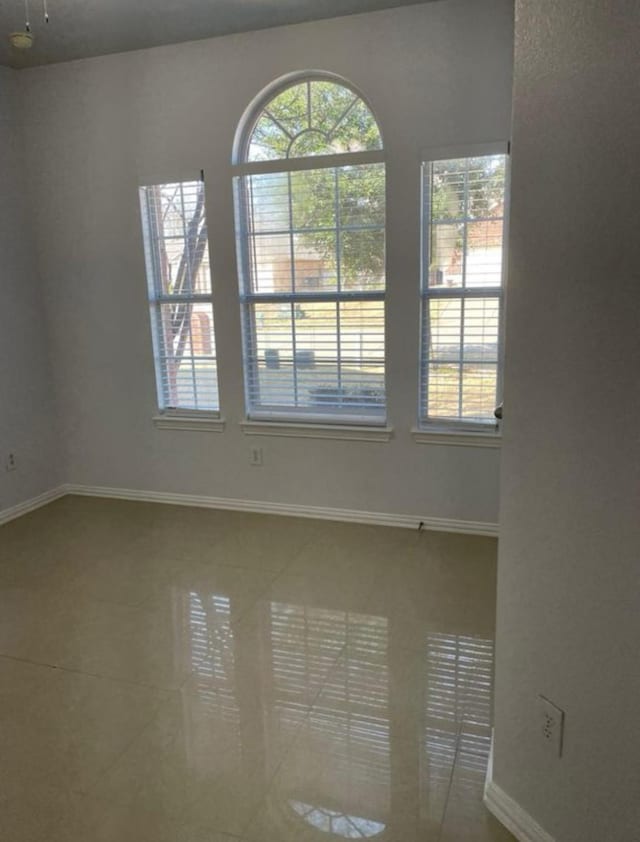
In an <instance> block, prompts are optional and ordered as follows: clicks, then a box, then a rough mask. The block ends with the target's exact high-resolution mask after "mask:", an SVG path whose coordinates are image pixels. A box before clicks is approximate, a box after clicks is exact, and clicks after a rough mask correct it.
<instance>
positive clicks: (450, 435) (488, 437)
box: [411, 428, 502, 448]
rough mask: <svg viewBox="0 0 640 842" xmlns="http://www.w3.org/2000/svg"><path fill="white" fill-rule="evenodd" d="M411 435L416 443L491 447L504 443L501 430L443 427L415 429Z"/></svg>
mask: <svg viewBox="0 0 640 842" xmlns="http://www.w3.org/2000/svg"><path fill="white" fill-rule="evenodd" d="M411 437H412V439H413V440H414V442H415V443H416V444H435V445H440V446H446V447H449V446H454V447H490V448H496V447H500V446H501V445H502V436H501V434H500V432H494V431H491V432H489V431H487V432H483V431H481V430H459V431H458V430H447V429H443V428H440V429H438V428H434V429H432V430H429V429H413V430H411Z"/></svg>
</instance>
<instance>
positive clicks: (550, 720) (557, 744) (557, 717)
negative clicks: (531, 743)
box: [538, 696, 564, 757]
mask: <svg viewBox="0 0 640 842" xmlns="http://www.w3.org/2000/svg"><path fill="white" fill-rule="evenodd" d="M538 703H539V707H540V734H541V736H542V740H543V742H544V745H545V746H546V748H547V751H549V752H551V753H552V754H553V755H554V756H555V757H562V740H563V737H564V711H563V710H562V709H561V708H559V707H557V705H554V704H553V702H550V701H549V699H547V698H546V697H545V696H538Z"/></svg>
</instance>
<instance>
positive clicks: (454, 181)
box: [420, 154, 507, 428]
mask: <svg viewBox="0 0 640 842" xmlns="http://www.w3.org/2000/svg"><path fill="white" fill-rule="evenodd" d="M506 166H507V157H506V155H504V154H500V155H482V156H474V157H465V158H455V159H451V160H435V161H428V162H425V163H423V166H422V189H423V204H422V214H423V225H422V230H423V234H422V235H423V263H422V265H423V270H422V313H421V321H422V341H421V364H420V422H421V423H422V424H423V425H425V426H426V425H429V424H442V425H449V424H451V425H455V426H456V427H460V428H464V427H468V428H474V427H476V428H483V427H487V426H490V425H494V424H495V418H494V415H493V411H494V409H495V406H496V403H497V402H498V400H499V393H500V384H501V373H502V372H501V363H502V360H501V346H502V341H501V338H502V311H503V274H504V224H505V202H506V192H505V186H506Z"/></svg>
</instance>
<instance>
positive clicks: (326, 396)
mask: <svg viewBox="0 0 640 842" xmlns="http://www.w3.org/2000/svg"><path fill="white" fill-rule="evenodd" d="M334 157H335V159H339V157H342V156H334ZM344 157H347V156H344ZM284 167H285V168H287V169H285V171H277V172H273V171H269V172H255V173H250V174H246V175H242V176H240V177H238V178H237V179H236V190H237V194H236V198H237V200H238V210H239V213H238V244H239V257H240V264H241V267H242V284H241V301H242V308H243V330H244V342H245V381H246V400H247V410H248V415H249V417H250V418H253V419H258V420H259V419H263V420H275V419H287V420H292V419H293V420H296V419H298V420H304V421H319V422H322V421H332V422H336V423H340V422H342V423H367V424H370V423H373V424H383V423H384V421H385V382H384V381H385V328H384V300H385V172H384V164H382V163H372V164H368V163H367V164H354V165H342V166H332V165H331V166H326V167H317V168H315V167H314V168H302V169H296V168H295V167H293V166H290V164H286V163H285V164H284ZM288 167H290V168H288Z"/></svg>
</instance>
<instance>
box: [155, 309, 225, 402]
mask: <svg viewBox="0 0 640 842" xmlns="http://www.w3.org/2000/svg"><path fill="white" fill-rule="evenodd" d="M156 320H157V323H158V324H157V335H158V337H159V339H160V347H159V348H158V362H159V367H160V372H161V375H160V376H161V380H162V383H161V386H162V394H163V396H164V401H163V406H164V407H165V408H183V409H205V410H215V409H217V408H218V406H219V399H218V378H217V365H216V348H215V341H214V334H213V308H212V306H211V304H205V303H198V304H190V303H179V304H178V303H176V304H160V305H159V306H157V309H156Z"/></svg>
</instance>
